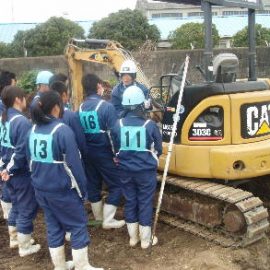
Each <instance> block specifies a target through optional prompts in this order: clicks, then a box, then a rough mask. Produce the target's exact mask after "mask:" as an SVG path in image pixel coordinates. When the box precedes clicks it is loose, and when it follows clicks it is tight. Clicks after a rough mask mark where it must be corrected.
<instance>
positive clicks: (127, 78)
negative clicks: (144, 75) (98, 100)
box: [111, 60, 149, 118]
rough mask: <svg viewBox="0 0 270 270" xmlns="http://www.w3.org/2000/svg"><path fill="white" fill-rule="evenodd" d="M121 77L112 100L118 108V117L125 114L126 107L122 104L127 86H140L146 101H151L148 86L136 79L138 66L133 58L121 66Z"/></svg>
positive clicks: (113, 91)
mask: <svg viewBox="0 0 270 270" xmlns="http://www.w3.org/2000/svg"><path fill="white" fill-rule="evenodd" d="M119 74H120V78H121V82H120V83H119V84H117V85H116V86H115V87H114V88H113V90H112V100H111V103H112V104H113V105H114V108H115V109H116V112H117V115H118V118H121V117H123V116H124V107H123V105H122V99H123V93H124V92H125V90H126V88H127V87H129V86H131V85H136V86H138V87H139V88H140V89H141V90H142V91H143V93H144V96H145V100H146V103H147V102H148V103H149V90H148V88H147V87H146V86H145V85H143V84H141V83H139V82H137V81H136V74H137V66H136V64H135V62H134V61H132V60H125V61H124V62H123V64H122V66H121V68H120V72H119Z"/></svg>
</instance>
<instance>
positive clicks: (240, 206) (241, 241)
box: [158, 174, 269, 247]
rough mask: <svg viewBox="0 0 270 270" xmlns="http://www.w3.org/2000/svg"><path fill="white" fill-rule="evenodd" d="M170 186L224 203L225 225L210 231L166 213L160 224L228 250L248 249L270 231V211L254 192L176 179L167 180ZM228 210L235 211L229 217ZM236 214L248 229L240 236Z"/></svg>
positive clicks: (201, 181) (205, 227) (195, 223)
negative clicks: (233, 248) (232, 248)
mask: <svg viewBox="0 0 270 270" xmlns="http://www.w3.org/2000/svg"><path fill="white" fill-rule="evenodd" d="M161 179H162V174H159V175H158V180H159V181H161ZM166 183H167V184H166V185H167V186H168V185H170V186H174V187H177V188H179V189H183V190H186V191H188V192H191V193H193V194H200V195H202V196H203V197H204V198H208V199H211V200H213V199H214V200H215V201H217V202H219V203H221V204H222V217H221V218H222V220H223V221H222V224H218V225H217V226H212V227H209V226H204V225H201V224H199V223H197V222H193V221H187V220H184V219H183V218H181V217H178V216H176V215H174V213H164V212H162V213H161V215H160V220H161V221H163V222H164V223H167V224H169V225H172V226H175V227H178V228H181V229H183V230H184V231H187V232H189V233H192V234H194V235H197V236H200V237H202V238H204V239H207V240H209V241H212V242H214V243H216V244H219V245H221V246H224V247H244V246H248V245H250V244H252V243H254V242H256V241H258V240H260V239H262V238H263V237H264V236H265V232H266V231H267V230H268V228H269V222H268V211H267V209H266V208H265V207H264V206H263V202H262V201H261V200H260V199H259V198H258V197H254V196H253V194H252V193H250V192H247V191H244V190H242V189H239V188H234V187H230V186H226V185H223V184H219V183H215V182H212V181H207V180H201V179H190V178H183V177H178V176H172V175H169V176H168V177H167V180H166ZM179 196H181V195H179ZM161 209H162V210H163V206H161ZM228 209H232V211H231V212H230V213H229V215H227V217H226V213H228V212H227V210H228ZM165 211H166V209H165ZM231 213H232V214H231ZM234 213H237V215H236V218H238V216H241V217H242V219H243V221H242V222H243V224H244V228H242V229H241V230H240V231H237V232H234V229H235V228H234V227H233V226H234V219H231V218H232V217H233V218H234ZM228 217H229V218H228ZM226 218H227V219H229V222H227V223H228V224H229V225H227V227H229V228H230V231H228V230H226V228H225V227H226V226H224V219H226ZM230 219H231V220H230ZM225 223H226V220H225ZM236 230H237V229H236Z"/></svg>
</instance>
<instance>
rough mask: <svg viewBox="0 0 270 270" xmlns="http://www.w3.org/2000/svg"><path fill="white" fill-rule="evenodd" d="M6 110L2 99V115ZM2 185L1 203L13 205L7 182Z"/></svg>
mask: <svg viewBox="0 0 270 270" xmlns="http://www.w3.org/2000/svg"><path fill="white" fill-rule="evenodd" d="M4 109H5V105H4V104H3V102H2V100H1V98H0V115H2V113H3V111H4ZM0 127H1V123H0ZM0 166H1V165H0ZM0 185H1V191H2V192H1V201H4V202H6V203H11V198H10V194H9V191H8V188H7V185H6V182H4V181H2V180H0Z"/></svg>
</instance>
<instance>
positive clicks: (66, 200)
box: [27, 117, 90, 249]
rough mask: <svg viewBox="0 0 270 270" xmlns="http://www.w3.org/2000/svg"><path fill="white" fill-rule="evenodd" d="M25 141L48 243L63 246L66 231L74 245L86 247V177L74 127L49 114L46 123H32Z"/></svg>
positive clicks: (87, 236)
mask: <svg viewBox="0 0 270 270" xmlns="http://www.w3.org/2000/svg"><path fill="white" fill-rule="evenodd" d="M28 141H29V147H28V148H27V155H28V158H29V160H30V164H31V173H32V179H33V181H32V183H33V186H34V189H35V194H36V199H37V201H38V203H39V205H40V206H41V207H42V208H43V210H44V213H45V221H46V224H47V235H48V245H49V247H50V248H56V247H60V246H62V245H63V244H64V238H65V232H66V231H68V232H71V246H72V248H73V249H81V248H84V247H86V246H87V245H88V244H89V242H90V239H89V235H88V231H87V215H86V212H85V209H84V205H83V200H82V198H84V197H85V190H86V177H85V173H84V170H83V167H82V163H81V160H80V156H79V150H78V147H77V143H76V140H75V136H74V133H73V131H72V130H71V129H70V128H69V127H68V126H67V125H65V124H63V123H62V122H61V119H55V118H53V117H51V119H50V121H49V123H46V124H42V125H34V126H33V128H32V129H31V131H30V132H29V135H28Z"/></svg>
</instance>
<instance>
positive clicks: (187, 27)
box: [169, 23, 219, 49]
mask: <svg viewBox="0 0 270 270" xmlns="http://www.w3.org/2000/svg"><path fill="white" fill-rule="evenodd" d="M212 38H213V45H214V46H215V45H217V44H218V41H219V34H218V30H217V28H216V26H215V25H214V24H213V27H212ZM169 40H170V41H171V42H172V48H173V49H193V48H195V49H200V48H204V24H203V23H186V24H183V25H182V26H181V27H179V28H177V29H176V30H174V31H173V32H171V33H170V35H169Z"/></svg>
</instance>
